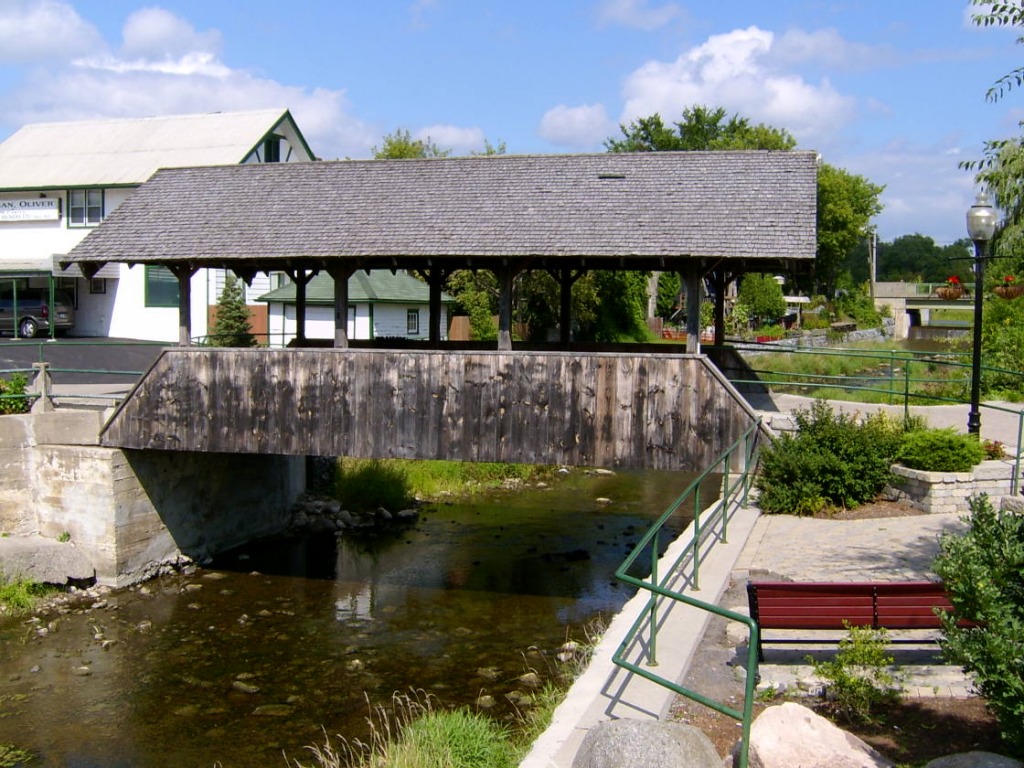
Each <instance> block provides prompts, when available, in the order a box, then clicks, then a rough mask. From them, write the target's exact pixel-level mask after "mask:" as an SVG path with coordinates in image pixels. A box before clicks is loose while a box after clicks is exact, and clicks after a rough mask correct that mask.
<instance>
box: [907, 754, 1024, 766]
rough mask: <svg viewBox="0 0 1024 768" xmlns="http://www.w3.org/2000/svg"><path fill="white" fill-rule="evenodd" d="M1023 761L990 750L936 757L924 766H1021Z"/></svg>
mask: <svg viewBox="0 0 1024 768" xmlns="http://www.w3.org/2000/svg"><path fill="white" fill-rule="evenodd" d="M1022 766H1024V763H1022V762H1020V760H1014V759H1013V758H1012V757H1003V756H1002V755H996V754H994V753H992V752H963V753H961V754H959V755H949V756H948V757H937V758H935V759H934V760H932V761H931V762H930V763H926V764H925V766H924V768H1021V767H1022Z"/></svg>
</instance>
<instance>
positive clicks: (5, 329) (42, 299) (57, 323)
mask: <svg viewBox="0 0 1024 768" xmlns="http://www.w3.org/2000/svg"><path fill="white" fill-rule="evenodd" d="M51 321H52V322H53V327H54V328H55V329H56V330H57V333H62V332H64V331H66V330H68V329H69V328H72V327H74V325H75V310H74V309H73V308H72V306H71V301H70V300H69V299H68V297H67V296H64V295H62V294H59V293H58V294H57V295H56V296H55V297H54V303H53V315H52V317H51V314H50V292H49V291H47V290H46V289H44V288H25V289H22V290H20V291H18V306H17V312H15V307H14V293H13V291H11V290H9V289H8V290H4V291H3V292H2V293H0V333H14V330H15V328H16V329H17V331H18V335H19V336H21V337H23V338H26V339H31V338H35V337H36V336H45V335H47V334H49V332H50V323H51Z"/></svg>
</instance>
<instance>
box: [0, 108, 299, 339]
mask: <svg viewBox="0 0 1024 768" xmlns="http://www.w3.org/2000/svg"><path fill="white" fill-rule="evenodd" d="M314 159H315V158H314V156H313V153H312V151H311V150H310V148H309V146H308V145H307V144H306V141H305V139H304V138H303V137H302V134H301V132H300V131H299V129H298V127H297V126H296V125H295V121H294V120H293V119H292V116H291V114H290V113H289V112H288V110H286V109H269V110H257V111H250V112H217V113H210V114H198V115H175V116H170V117H147V118H129V119H118V120H91V121H85V122H71V123H39V124H35V125H26V126H25V127H23V128H21V129H20V130H19V131H17V132H16V133H15V134H14V135H12V136H11V137H10V138H8V139H7V140H6V141H4V142H3V143H2V144H0V286H8V287H9V286H10V283H11V282H15V284H16V285H17V287H18V288H19V289H22V288H41V287H49V286H50V284H51V281H53V282H55V283H56V285H55V287H56V290H57V291H58V292H60V293H61V294H64V295H67V296H69V297H70V299H71V301H72V303H73V304H74V306H75V310H76V312H75V327H74V330H73V331H72V333H73V334H74V335H77V336H114V337H125V338H133V339H148V340H154V341H176V340H177V338H178V285H177V280H176V279H175V278H174V276H173V275H172V274H171V273H170V271H168V270H167V269H166V268H165V267H160V266H153V265H136V266H130V265H127V264H110V265H108V266H105V267H104V268H103V269H102V270H100V272H99V273H98V274H97V275H96V276H95V277H93V278H92V279H90V280H86V279H85V278H84V277H83V276H82V273H81V271H80V270H79V269H78V268H77V267H71V268H69V269H67V270H62V269H61V267H60V265H59V262H60V260H61V258H62V257H63V256H64V255H65V254H67V253H68V251H70V250H71V249H72V248H73V247H74V246H75V245H77V244H78V243H79V242H80V241H81V240H82V239H83V238H84V237H85V236H86V235H88V234H89V232H91V231H92V230H93V229H94V228H95V227H97V226H98V225H99V224H100V223H101V222H102V221H103V220H104V219H105V218H107V217H108V216H110V215H111V214H112V213H113V212H114V211H115V210H117V207H118V206H119V205H120V204H121V203H122V202H124V200H126V199H127V198H128V197H129V196H130V195H131V194H132V192H133V191H134V190H135V189H136V188H137V187H138V186H139V185H141V184H142V183H143V182H144V181H146V180H147V179H148V178H149V177H150V176H152V175H153V173H154V172H155V171H156V170H157V169H159V168H179V167H191V166H208V165H235V164H239V163H267V162H282V163H284V162H307V161H311V160H314ZM223 284H224V274H223V272H222V271H220V270H207V269H200V270H198V271H197V272H196V274H195V275H194V276H193V278H192V296H193V301H192V307H193V310H192V314H193V316H192V329H193V333H194V334H195V335H197V336H202V335H205V334H206V333H207V332H208V324H209V319H210V308H211V307H213V306H214V305H215V304H216V302H217V298H218V296H219V295H220V291H221V289H222V287H223ZM275 286H276V284H273V283H272V281H271V277H270V276H268V275H257V276H256V278H255V280H254V281H253V284H252V286H251V287H249V289H248V290H247V297H246V298H247V302H250V303H252V310H253V315H254V317H253V321H254V322H253V330H254V331H255V332H257V333H265V332H266V309H265V305H262V304H256V303H255V298H256V297H257V296H259V295H261V294H263V293H266V292H267V291H269V290H270V289H271V288H273V287H275Z"/></svg>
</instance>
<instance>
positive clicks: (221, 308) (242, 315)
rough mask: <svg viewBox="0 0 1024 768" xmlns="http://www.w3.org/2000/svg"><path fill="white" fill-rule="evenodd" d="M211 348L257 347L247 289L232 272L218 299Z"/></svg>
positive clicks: (226, 277)
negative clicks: (247, 304)
mask: <svg viewBox="0 0 1024 768" xmlns="http://www.w3.org/2000/svg"><path fill="white" fill-rule="evenodd" d="M210 346H212V347H254V346H256V338H255V337H254V336H253V335H252V325H251V324H250V322H249V307H247V306H246V304H245V289H244V288H243V287H242V281H241V280H239V279H238V278H237V277H235V276H234V275H233V274H231V273H230V272H228V273H227V275H226V276H225V278H224V290H223V291H221V294H220V298H219V299H217V314H216V315H215V317H214V320H213V327H212V328H211V329H210Z"/></svg>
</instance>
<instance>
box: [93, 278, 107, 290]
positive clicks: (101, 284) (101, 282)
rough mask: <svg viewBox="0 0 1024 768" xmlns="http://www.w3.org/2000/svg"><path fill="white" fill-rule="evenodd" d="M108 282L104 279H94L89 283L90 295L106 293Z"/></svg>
mask: <svg viewBox="0 0 1024 768" xmlns="http://www.w3.org/2000/svg"><path fill="white" fill-rule="evenodd" d="M106 292H107V281H106V279H105V278H102V277H94V278H92V279H91V280H90V281H89V293H93V294H96V293H106Z"/></svg>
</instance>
